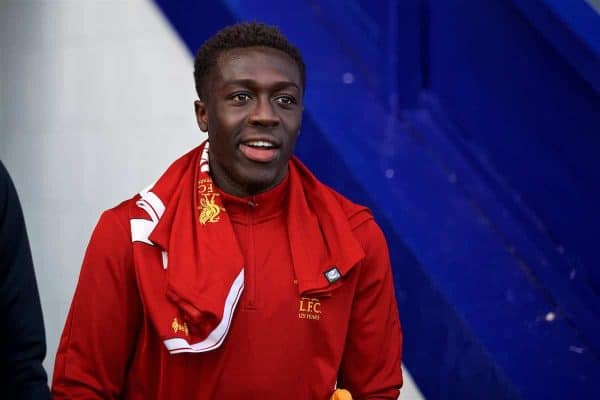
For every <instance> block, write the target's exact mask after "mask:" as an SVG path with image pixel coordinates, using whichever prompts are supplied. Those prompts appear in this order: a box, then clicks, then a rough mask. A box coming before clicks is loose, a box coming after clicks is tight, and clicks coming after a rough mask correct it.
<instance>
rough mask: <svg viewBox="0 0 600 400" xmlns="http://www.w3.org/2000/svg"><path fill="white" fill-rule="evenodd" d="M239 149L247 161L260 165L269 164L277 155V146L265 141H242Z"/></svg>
mask: <svg viewBox="0 0 600 400" xmlns="http://www.w3.org/2000/svg"><path fill="white" fill-rule="evenodd" d="M239 148H240V151H241V152H242V154H243V155H244V156H245V157H246V158H247V159H249V160H251V161H255V162H260V163H268V162H271V161H273V160H274V159H275V158H277V155H278V154H279V146H278V145H277V144H276V143H274V142H272V141H270V140H265V139H261V140H247V141H244V142H243V143H240V145H239Z"/></svg>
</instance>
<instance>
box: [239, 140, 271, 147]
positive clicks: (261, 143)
mask: <svg viewBox="0 0 600 400" xmlns="http://www.w3.org/2000/svg"><path fill="white" fill-rule="evenodd" d="M245 144H246V146H252V147H265V148H271V147H275V145H274V144H273V143H270V142H265V141H264V140H253V141H250V142H246V143H245Z"/></svg>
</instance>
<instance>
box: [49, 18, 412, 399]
mask: <svg viewBox="0 0 600 400" xmlns="http://www.w3.org/2000/svg"><path fill="white" fill-rule="evenodd" d="M194 76H195V81H196V89H197V91H198V96H199V100H197V101H196V102H195V109H196V118H197V121H198V125H199V127H200V129H201V130H203V131H208V140H207V141H206V142H204V143H202V144H201V145H200V146H199V147H198V148H196V149H194V150H192V151H191V152H189V153H188V154H186V155H184V156H183V157H182V158H180V159H179V160H177V161H175V162H174V163H173V164H172V165H171V166H170V167H169V168H168V169H167V171H165V173H164V174H163V175H162V176H161V177H160V178H159V179H158V180H157V182H156V183H155V184H153V185H152V186H151V187H149V188H148V189H145V190H143V191H142V192H140V193H139V194H138V195H136V196H135V197H133V198H132V199H130V200H127V201H125V202H123V203H121V204H120V205H118V206H117V207H115V208H112V209H110V210H108V211H106V212H105V213H104V214H103V215H102V217H101V218H100V221H99V222H98V225H97V227H96V229H95V230H94V233H93V235H92V238H91V240H90V244H89V246H88V249H87V252H86V255H85V258H84V261H83V267H82V270H81V274H80V278H79V283H78V287H77V291H76V293H75V297H74V299H73V303H72V305H71V310H70V312H69V316H68V319H67V323H66V326H65V330H64V332H63V336H62V339H61V343H60V346H59V350H58V354H57V357H56V365H55V369H54V382H53V395H54V397H55V398H104V399H107V398H109V399H112V398H126V399H154V398H156V399H170V398H174V397H179V396H185V397H186V398H191V399H232V400H233V399H274V398H285V399H292V400H293V399H298V400H308V399H322V400H325V399H329V397H330V396H331V395H332V393H333V391H334V389H335V387H336V386H337V387H342V388H345V389H348V390H349V391H350V392H351V393H352V395H353V397H354V398H355V399H396V398H397V396H398V390H399V388H400V386H401V384H402V375H401V370H400V358H401V344H402V335H401V330H400V323H399V320H398V313H397V308H396V302H395V298H394V289H393V283H392V281H393V279H392V273H391V268H390V264H389V257H388V251H387V247H386V244H385V239H384V237H383V234H382V232H381V230H380V229H379V227H378V226H377V224H376V223H375V222H374V220H373V217H372V216H371V214H370V212H369V211H368V210H367V209H366V208H364V207H362V206H359V205H356V204H354V203H352V202H350V201H349V200H347V199H345V198H344V197H342V196H341V195H340V194H338V193H336V192H334V191H333V190H332V189H331V188H329V187H327V186H325V185H324V184H322V183H321V182H319V181H318V180H317V179H316V178H315V177H314V176H313V175H312V174H311V173H310V171H309V170H308V169H307V168H306V167H305V166H304V165H303V164H302V163H301V162H300V161H299V160H298V159H296V158H295V157H293V155H292V154H293V150H294V145H295V142H296V138H297V137H298V134H299V130H300V125H301V121H302V111H303V95H304V88H305V82H306V78H305V65H304V62H303V60H302V57H301V55H300V53H299V52H298V50H297V49H296V48H295V47H293V46H292V45H291V44H290V43H288V41H287V40H286V39H285V37H283V36H282V35H281V33H280V32H279V31H278V30H277V29H276V28H273V27H269V26H266V25H263V24H258V23H245V24H236V25H233V26H230V27H227V28H225V29H223V30H222V31H220V32H219V33H217V34H216V35H215V36H213V37H212V38H210V39H209V40H208V41H207V42H206V43H204V45H203V46H202V48H201V49H200V51H199V52H198V55H197V56H196V60H195V72H194Z"/></svg>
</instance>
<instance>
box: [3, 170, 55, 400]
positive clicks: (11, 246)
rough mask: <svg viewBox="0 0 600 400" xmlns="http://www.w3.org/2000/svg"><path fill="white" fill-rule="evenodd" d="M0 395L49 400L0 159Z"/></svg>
mask: <svg viewBox="0 0 600 400" xmlns="http://www.w3.org/2000/svg"><path fill="white" fill-rule="evenodd" d="M0 321H2V322H1V325H0V398H2V399H49V398H50V391H49V389H48V384H47V376H46V372H45V371H44V367H43V366H42V361H43V359H44V356H45V355H46V339H45V335H44V321H43V318H42V308H41V306H40V298H39V294H38V289H37V285H36V281H35V274H34V271H33V262H32V259H31V252H30V250H29V241H28V239H27V231H26V230H25V221H24V220H23V212H22V211H21V205H20V203H19V198H18V197H17V192H16V190H15V187H14V185H13V183H12V181H11V179H10V176H9V175H8V172H7V171H6V168H5V167H4V165H3V164H2V162H0Z"/></svg>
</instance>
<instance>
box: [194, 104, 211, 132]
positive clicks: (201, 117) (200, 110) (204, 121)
mask: <svg viewBox="0 0 600 400" xmlns="http://www.w3.org/2000/svg"><path fill="white" fill-rule="evenodd" d="M194 110H195V113H196V121H197V122H198V127H199V128H200V130H201V131H202V132H207V131H208V112H207V110H206V103H205V102H204V101H202V100H196V101H194Z"/></svg>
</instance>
